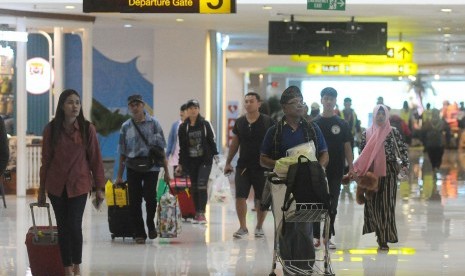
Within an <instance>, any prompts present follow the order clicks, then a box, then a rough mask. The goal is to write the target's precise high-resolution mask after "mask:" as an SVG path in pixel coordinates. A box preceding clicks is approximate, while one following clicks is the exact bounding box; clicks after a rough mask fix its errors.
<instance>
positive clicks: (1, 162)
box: [0, 116, 10, 193]
mask: <svg viewBox="0 0 465 276" xmlns="http://www.w3.org/2000/svg"><path fill="white" fill-rule="evenodd" d="M9 159H10V148H9V147H8V135H7V134H6V129H5V122H4V121H3V118H2V117H1V116H0V176H2V175H3V173H4V172H5V169H6V167H7V165H8V160H9ZM1 192H2V193H4V192H5V191H1Z"/></svg>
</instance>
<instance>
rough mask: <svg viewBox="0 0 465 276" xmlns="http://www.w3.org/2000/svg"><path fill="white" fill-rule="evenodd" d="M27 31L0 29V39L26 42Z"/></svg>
mask: <svg viewBox="0 0 465 276" xmlns="http://www.w3.org/2000/svg"><path fill="white" fill-rule="evenodd" d="M27 36H28V33H27V32H16V31H0V41H17V42H27Z"/></svg>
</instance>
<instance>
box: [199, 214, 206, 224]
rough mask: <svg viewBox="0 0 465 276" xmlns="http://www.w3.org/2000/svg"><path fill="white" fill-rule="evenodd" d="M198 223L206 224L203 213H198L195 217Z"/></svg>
mask: <svg viewBox="0 0 465 276" xmlns="http://www.w3.org/2000/svg"><path fill="white" fill-rule="evenodd" d="M197 221H198V224H207V219H206V218H205V215H204V214H200V215H199V216H198V217H197Z"/></svg>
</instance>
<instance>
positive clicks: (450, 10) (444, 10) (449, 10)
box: [441, 9, 452, 12]
mask: <svg viewBox="0 0 465 276" xmlns="http://www.w3.org/2000/svg"><path fill="white" fill-rule="evenodd" d="M441 11H442V12H452V9H441Z"/></svg>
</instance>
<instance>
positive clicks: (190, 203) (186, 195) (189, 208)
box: [170, 176, 195, 219]
mask: <svg viewBox="0 0 465 276" xmlns="http://www.w3.org/2000/svg"><path fill="white" fill-rule="evenodd" d="M170 186H171V190H172V191H173V193H174V194H175V195H176V196H177V197H178V202H179V209H181V215H182V218H183V219H188V218H194V217H195V205H194V200H193V199H192V195H191V193H190V186H191V180H190V178H189V177H188V176H187V177H175V178H174V179H172V180H171V181H170Z"/></svg>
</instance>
